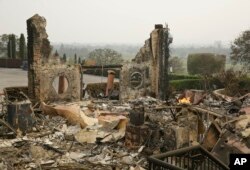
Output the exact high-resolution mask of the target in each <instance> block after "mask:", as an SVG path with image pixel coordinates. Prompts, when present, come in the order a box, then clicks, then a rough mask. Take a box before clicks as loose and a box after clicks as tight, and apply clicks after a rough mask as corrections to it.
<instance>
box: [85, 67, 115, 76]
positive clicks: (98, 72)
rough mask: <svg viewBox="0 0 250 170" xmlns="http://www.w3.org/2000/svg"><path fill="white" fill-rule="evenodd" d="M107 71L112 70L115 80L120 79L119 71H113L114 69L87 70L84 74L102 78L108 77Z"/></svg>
mask: <svg viewBox="0 0 250 170" xmlns="http://www.w3.org/2000/svg"><path fill="white" fill-rule="evenodd" d="M108 70H113V71H114V72H115V78H120V70H114V69H107V68H105V69H103V70H102V69H89V70H85V71H84V74H91V75H96V76H103V77H108Z"/></svg>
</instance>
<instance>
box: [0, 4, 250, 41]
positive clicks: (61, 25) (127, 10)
mask: <svg viewBox="0 0 250 170" xmlns="http://www.w3.org/2000/svg"><path fill="white" fill-rule="evenodd" d="M249 7H250V0H0V34H3V33H15V34H18V35H19V34H20V33H25V34H26V32H27V31H26V20H27V19H28V18H30V17H32V16H33V15H34V14H36V13H38V14H39V15H41V16H44V17H45V18H46V20H47V33H48V35H49V39H50V41H52V42H64V43H73V42H76V43H143V42H144V40H145V39H147V38H148V37H149V33H150V32H151V31H152V29H153V28H154V24H159V23H161V24H165V23H168V25H169V28H170V31H171V34H172V36H173V38H174V42H173V43H174V44H175V45H188V44H194V45H197V44H203V45H204V44H213V43H214V42H215V41H221V42H222V43H223V44H225V45H228V44H229V43H230V42H232V41H233V39H234V38H236V37H237V36H238V35H239V34H240V33H241V32H242V31H244V30H246V29H249V28H250V10H249Z"/></svg>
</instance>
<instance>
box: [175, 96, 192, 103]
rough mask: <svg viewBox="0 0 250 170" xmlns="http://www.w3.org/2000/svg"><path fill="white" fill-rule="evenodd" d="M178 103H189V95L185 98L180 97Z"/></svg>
mask: <svg viewBox="0 0 250 170" xmlns="http://www.w3.org/2000/svg"><path fill="white" fill-rule="evenodd" d="M178 102H179V103H183V104H190V103H191V102H190V97H187V98H185V97H184V98H182V99H179V100H178Z"/></svg>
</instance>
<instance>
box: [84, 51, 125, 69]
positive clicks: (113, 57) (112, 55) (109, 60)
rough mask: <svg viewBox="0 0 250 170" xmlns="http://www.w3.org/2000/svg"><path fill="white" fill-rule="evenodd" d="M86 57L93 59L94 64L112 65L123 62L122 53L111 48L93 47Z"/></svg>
mask: <svg viewBox="0 0 250 170" xmlns="http://www.w3.org/2000/svg"><path fill="white" fill-rule="evenodd" d="M87 59H91V60H95V61H96V65H112V64H113V65H114V64H121V63H122V62H123V58H122V55H121V54H120V53H118V52H117V51H115V50H112V49H108V48H105V49H95V50H94V51H92V52H90V53H89V55H88V57H87Z"/></svg>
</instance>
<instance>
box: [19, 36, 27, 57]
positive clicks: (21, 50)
mask: <svg viewBox="0 0 250 170" xmlns="http://www.w3.org/2000/svg"><path fill="white" fill-rule="evenodd" d="M19 41H20V42H19V56H20V59H22V60H26V59H27V46H26V42H25V37H24V35H23V34H21V35H20V40H19Z"/></svg>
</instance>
